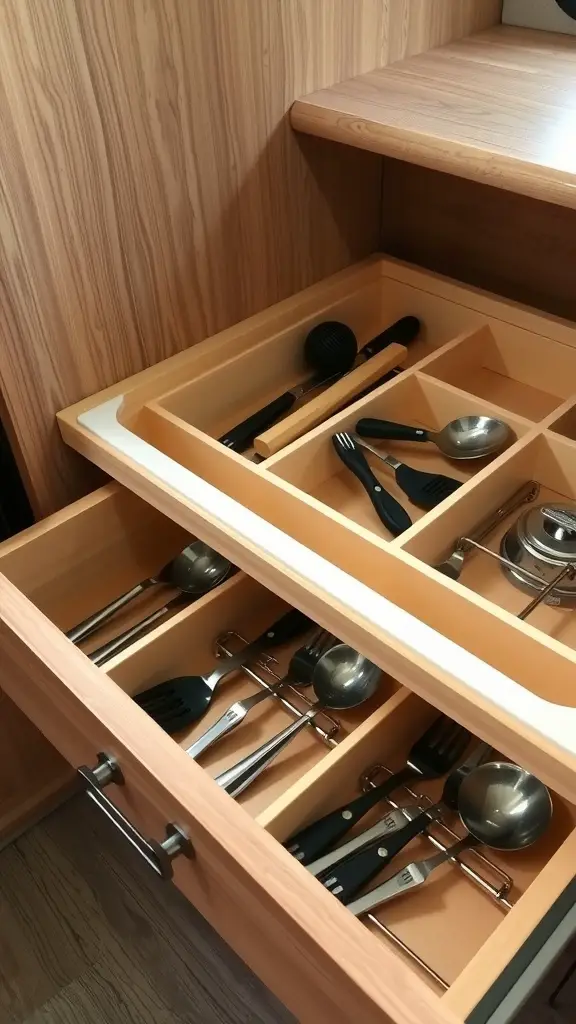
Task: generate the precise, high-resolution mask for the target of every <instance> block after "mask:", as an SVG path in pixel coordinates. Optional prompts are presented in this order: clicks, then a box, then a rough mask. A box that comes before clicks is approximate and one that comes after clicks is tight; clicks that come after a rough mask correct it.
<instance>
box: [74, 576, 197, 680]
mask: <svg viewBox="0 0 576 1024" xmlns="http://www.w3.org/2000/svg"><path fill="white" fill-rule="evenodd" d="M188 603H189V602H188V601H187V600H186V598H185V597H184V595H182V594H179V595H178V597H175V598H174V599H173V600H172V601H168V603H167V604H165V605H164V607H163V608H158V610H157V611H155V612H151V614H150V615H147V616H146V618H144V619H141V620H140V622H136V623H135V624H134V625H133V626H131V627H130V629H125V630H124V632H123V633H120V635H119V636H116V637H114V639H113V640H109V641H108V643H106V644H102V646H101V647H97V648H96V650H95V651H91V653H90V654H89V655H88V657H89V658H90V661H92V662H94V664H95V665H104V664H105V663H106V662H107V661H110V659H111V658H114V657H115V655H117V654H120V653H121V652H122V651H125V650H126V648H127V647H130V646H131V644H133V643H135V642H136V640H139V639H140V638H141V637H143V636H146V634H147V633H149V632H150V630H151V628H152V626H155V625H156V623H157V622H161V621H162V619H164V618H166V616H167V615H169V614H170V612H172V611H175V610H176V609H177V608H179V607H183V606H184V605H185V604H188Z"/></svg>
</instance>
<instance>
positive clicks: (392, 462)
mask: <svg viewBox="0 0 576 1024" xmlns="http://www.w3.org/2000/svg"><path fill="white" fill-rule="evenodd" d="M352 436H353V438H354V440H355V441H356V444H358V445H360V447H361V448H365V449H366V451H367V452H370V454H371V455H375V456H376V458H377V459H380V461H381V462H385V463H386V465H387V466H390V468H391V469H399V468H400V466H401V465H402V463H401V462H399V461H398V459H393V458H392V456H391V455H387V454H386V452H379V451H378V449H377V448H373V447H372V445H371V444H368V443H367V441H365V440H364V438H362V437H360V436H359V435H358V434H353V435H352Z"/></svg>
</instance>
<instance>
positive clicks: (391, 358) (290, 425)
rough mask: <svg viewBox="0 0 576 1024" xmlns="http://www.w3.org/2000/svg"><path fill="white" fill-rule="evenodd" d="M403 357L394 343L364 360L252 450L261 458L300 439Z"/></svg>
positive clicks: (262, 437)
mask: <svg viewBox="0 0 576 1024" xmlns="http://www.w3.org/2000/svg"><path fill="white" fill-rule="evenodd" d="M406 355H407V351H406V348H405V346H404V345H398V344H396V342H394V343H393V344H391V345H388V347H387V348H385V349H384V350H383V351H382V352H378V353H377V354H376V355H375V356H372V358H371V359H367V360H366V362H364V363H362V364H361V365H360V366H357V367H356V369H355V370H352V371H351V372H350V373H349V374H347V375H346V377H342V379H341V380H339V381H337V382H336V383H335V384H332V385H330V387H328V388H326V390H325V391H323V392H322V394H320V395H316V397H315V398H312V399H311V400H310V401H309V402H306V404H305V405H303V406H302V407H301V408H299V409H296V411H295V412H293V413H292V414H291V415H290V416H286V417H285V418H284V419H283V420H281V421H280V423H275V424H274V426H273V427H270V429H269V430H266V431H264V433H263V434H260V435H259V436H258V437H257V438H256V440H255V442H254V448H255V450H256V451H257V452H258V455H263V456H264V457H265V458H268V456H269V455H275V454H276V452H278V451H280V449H281V448H284V447H285V446H286V445H287V444H290V442H291V441H295V440H296V438H297V437H301V436H302V434H305V433H306V432H307V431H308V430H311V429H312V427H316V426H317V425H318V424H319V423H322V421H323V420H325V419H327V418H328V416H330V415H331V414H332V413H333V412H336V411H337V410H338V409H340V408H341V407H342V406H343V405H346V403H347V402H348V401H349V400H350V399H351V398H354V397H355V396H356V395H359V394H360V393H361V392H362V391H364V390H365V389H366V388H367V387H370V385H371V384H374V383H375V382H376V381H377V380H378V378H379V377H383V376H384V374H385V373H387V371H388V370H392V369H393V368H394V367H395V366H398V365H399V364H400V363H401V362H402V361H403V360H404V359H405V358H406Z"/></svg>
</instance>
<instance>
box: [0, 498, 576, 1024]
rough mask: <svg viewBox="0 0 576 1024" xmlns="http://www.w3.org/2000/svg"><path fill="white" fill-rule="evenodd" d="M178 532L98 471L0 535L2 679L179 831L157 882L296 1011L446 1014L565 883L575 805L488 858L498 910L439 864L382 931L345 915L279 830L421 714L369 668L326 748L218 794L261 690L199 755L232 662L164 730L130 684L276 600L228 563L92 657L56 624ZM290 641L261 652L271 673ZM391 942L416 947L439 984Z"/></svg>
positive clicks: (412, 1017)
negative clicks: (533, 836)
mask: <svg viewBox="0 0 576 1024" xmlns="http://www.w3.org/2000/svg"><path fill="white" fill-rule="evenodd" d="M183 536H184V534H183V532H182V530H181V529H180V527H178V526H176V525H175V524H174V523H173V522H172V520H171V519H170V518H166V517H164V516H163V515H161V514H160V513H158V512H156V511H155V510H154V509H153V508H152V506H151V505H148V504H146V503H145V502H143V501H142V500H141V499H139V498H137V497H136V496H135V495H134V494H133V493H131V492H130V491H126V490H124V489H122V488H121V487H119V486H118V485H115V484H112V485H110V486H108V487H105V488H103V489H102V490H101V491H98V492H96V493H95V494H93V495H90V496H89V497H87V498H86V499H84V500H82V501H80V502H78V503H77V504H75V505H73V506H71V507H70V508H69V509H67V510H65V511H63V512H62V513H59V514H57V515H56V516H53V517H52V518H51V519H48V520H46V521H45V522H44V523H42V524H40V525H39V526H37V527H33V528H32V529H31V530H28V531H27V532H26V533H24V534H22V535H20V537H18V538H15V539H14V540H12V541H10V542H8V543H6V544H5V545H3V546H2V548H0V573H2V575H1V577H0V591H1V593H0V609H1V611H0V649H1V652H2V667H3V686H5V689H6V692H7V693H8V694H9V696H10V697H11V698H12V699H13V700H14V701H15V702H16V703H17V704H18V705H19V707H20V708H21V709H22V710H23V711H24V713H25V714H26V715H27V716H28V717H29V718H30V719H31V720H32V721H33V722H35V723H36V725H37V726H38V727H39V728H40V729H41V730H42V731H43V732H44V733H45V735H46V736H47V737H48V738H49V739H50V741H51V742H52V743H53V744H54V745H55V746H56V747H57V748H58V749H59V750H60V751H61V752H62V753H63V755H64V756H65V757H66V758H67V759H68V761H69V762H70V763H71V764H72V765H74V766H76V767H78V766H80V765H88V766H92V767H93V766H95V765H96V762H97V758H98V755H99V754H101V753H106V754H108V755H111V756H112V757H113V758H114V759H115V760H116V761H117V763H118V765H119V766H120V768H121V771H122V776H123V780H124V782H123V784H121V785H120V784H118V785H117V784H114V783H112V784H110V785H109V786H107V787H106V788H105V790H104V792H105V794H106V795H108V796H109V797H110V798H111V799H112V800H113V801H114V802H115V803H116V804H117V805H118V807H119V808H120V810H121V811H122V812H123V813H124V814H125V815H126V817H127V818H128V819H129V820H130V821H131V822H132V823H133V825H134V826H135V827H137V828H138V829H140V830H141V831H142V832H143V833H144V835H145V836H151V837H153V838H154V839H156V840H158V841H159V840H162V839H163V838H164V837H165V829H166V826H167V824H169V823H174V824H176V825H177V826H179V827H180V828H181V829H183V830H184V832H185V833H186V834H187V835H188V837H189V839H190V841H191V844H192V848H193V856H190V857H188V856H186V855H180V856H178V857H176V859H175V860H174V862H173V866H174V880H175V883H176V885H177V886H179V888H181V889H182V891H183V892H184V893H185V894H186V895H187V897H188V898H189V899H190V900H191V901H192V902H193V903H194V904H195V905H196V906H197V907H198V908H199V909H200V911H201V912H202V913H203V914H204V915H205V917H206V918H207V919H208V920H209V921H210V922H211V923H212V924H213V925H214V927H215V928H216V929H217V930H218V931H219V932H220V934H221V935H222V936H223V937H224V938H225V939H226V941H228V942H229V943H230V945H232V946H233V948H234V949H236V950H237V952H238V953H239V954H240V955H241V956H242V957H243V958H244V959H245V960H246V962H247V963H248V964H249V965H250V966H251V967H252V969H253V970H254V971H255V972H256V973H257V974H259V975H260V977H261V978H262V979H263V980H264V981H265V982H266V983H267V984H268V985H269V986H270V987H271V988H272V989H273V990H274V991H275V992H276V993H277V994H278V995H279V997H280V998H281V999H282V1000H284V1002H285V1003H286V1005H287V1006H288V1007H289V1008H290V1009H291V1010H292V1011H293V1012H294V1013H295V1015H296V1016H297V1018H298V1019H299V1020H302V1021H303V1022H307V1021H310V1022H312V1021H314V1022H316V1021H320V1020H328V1019H330V1020H334V1021H342V1022H348V1021H350V1020H354V1019H361V1020H362V1021H366V1022H371V1021H374V1022H377V1021H378V1022H380V1021H386V1020H390V1021H394V1022H398V1024H416V1022H420V1021H423V1020H426V1021H427V1022H428V1021H430V1022H434V1021H438V1022H439V1024H440V1022H442V1024H451V1022H454V1021H461V1022H462V1021H464V1020H465V1018H466V1017H467V1016H468V1014H469V1013H470V1011H471V1010H472V1009H473V1007H474V1006H475V1005H476V1004H477V1003H478V1002H479V1000H480V999H482V997H483V996H484V995H485V993H486V991H487V990H489V989H490V987H491V986H492V984H493V983H494V982H495V980H496V979H497V978H498V975H499V974H500V973H501V971H502V970H503V968H504V967H505V966H506V964H507V963H508V961H509V960H510V959H511V958H512V957H513V956H514V954H515V952H516V950H517V949H518V948H519V947H520V946H521V945H522V944H523V942H524V940H525V939H526V938H527V937H528V936H529V935H530V934H531V933H532V931H533V930H534V928H535V927H536V926H537V924H538V922H539V921H540V920H541V918H542V917H543V916H544V915H545V914H546V912H547V911H548V910H549V908H550V906H551V905H552V904H553V903H554V901H555V900H556V898H557V897H558V896H559V895H560V893H561V892H562V890H563V889H564V888H565V887H566V885H567V884H568V882H569V881H570V879H571V878H572V876H573V864H574V855H575V854H576V831H575V830H574V824H575V822H576V806H574V804H573V803H572V802H571V801H570V800H569V799H566V797H565V796H564V795H557V796H556V797H555V799H554V805H555V807H554V818H553V825H552V827H551V829H550V831H549V833H547V835H546V837H545V838H544V839H542V840H541V841H540V842H539V843H538V844H537V845H536V846H535V847H533V848H532V849H531V850H529V851H525V852H524V853H523V854H521V855H520V854H510V855H508V856H506V857H504V858H502V859H498V860H497V864H498V865H499V867H500V868H501V869H502V870H504V871H505V872H508V873H509V874H510V875H512V876H513V877H514V886H513V889H512V894H511V900H512V901H513V902H514V906H513V909H511V910H510V911H509V912H508V913H505V912H504V910H503V909H502V907H501V906H499V905H498V904H497V903H496V902H494V901H493V900H492V899H491V898H490V897H489V896H487V895H486V893H485V892H483V891H481V890H480V889H479V888H478V887H476V886H475V885H474V884H473V883H471V882H470V881H469V880H468V879H467V878H466V877H464V875H463V874H461V873H460V872H459V871H458V869H457V868H455V867H452V866H451V867H447V868H446V869H445V873H444V875H443V876H439V877H438V880H437V884H436V885H434V882H433V881H431V882H430V883H429V887H428V888H427V889H426V890H423V891H422V892H421V893H420V894H419V895H416V894H414V896H413V897H411V898H408V899H406V900H404V901H398V903H397V904H396V905H394V906H393V907H392V909H391V911H390V912H388V913H387V914H386V915H385V916H384V915H382V917H381V920H382V923H384V924H385V927H386V928H389V929H390V930H391V931H392V933H393V935H394V936H395V937H396V938H395V939H394V938H392V937H390V935H389V934H387V933H386V932H384V931H383V930H382V929H381V928H380V927H379V926H378V925H377V924H372V925H370V926H369V927H368V926H366V925H365V924H364V923H363V922H361V921H358V920H356V919H354V918H353V917H352V916H351V915H350V913H349V912H348V911H347V910H346V909H345V908H344V907H342V906H341V905H340V904H338V903H337V902H336V901H335V900H334V898H333V897H332V896H331V895H329V894H328V892H326V891H325V890H324V889H323V888H322V886H321V885H320V884H319V883H318V882H317V881H316V880H315V879H314V878H313V877H312V876H311V875H310V874H309V873H308V872H307V871H306V870H305V869H304V868H303V867H301V866H300V865H299V864H298V863H297V862H296V861H295V860H294V859H293V858H292V857H291V856H290V855H289V854H288V853H287V851H286V850H285V849H284V848H283V847H282V845H281V841H282V840H284V839H286V838H287V837H288V836H289V835H290V834H291V833H292V832H293V831H294V829H296V828H298V827H300V826H301V825H303V824H304V823H306V822H307V821H310V820H312V819H313V818H314V817H315V816H317V814H318V813H319V812H323V811H327V810H329V809H331V808H332V807H334V806H337V805H338V804H339V803H340V802H341V801H342V799H343V798H345V796H346V795H348V794H353V793H355V792H357V791H358V782H359V777H360V775H361V774H362V773H363V772H364V770H365V769H366V768H367V767H368V766H370V765H372V764H373V763H374V762H379V763H382V762H384V763H385V764H386V765H389V766H390V767H392V768H397V767H399V766H400V765H401V764H402V763H403V761H404V759H405V756H406V753H407V750H408V748H409V746H410V744H411V742H412V741H413V739H414V738H415V737H416V736H418V735H419V733H420V732H421V731H422V730H423V728H425V726H426V725H427V723H428V722H429V721H430V720H431V719H432V717H433V716H434V714H435V710H434V708H433V707H432V706H430V704H427V703H426V702H424V701H423V700H422V699H421V698H420V697H419V696H417V695H416V694H413V693H410V692H409V691H408V690H406V689H404V688H402V687H401V686H400V685H399V684H398V682H396V681H395V680H394V679H393V678H391V677H389V676H386V677H384V679H383V682H382V685H381V688H380V690H379V693H378V695H377V698H376V699H375V700H374V701H373V702H372V703H370V704H368V705H366V706H364V707H363V708H361V709H359V710H358V711H356V712H354V713H352V712H348V713H345V714H344V713H343V714H340V713H338V715H337V717H338V719H339V721H340V728H339V731H338V733H337V734H336V739H337V742H336V745H335V746H328V745H326V744H325V743H323V742H322V741H321V739H320V738H319V737H318V736H316V735H314V734H312V732H310V731H308V732H307V733H306V734H302V735H301V736H300V737H299V739H298V741H297V745H295V746H293V747H292V748H291V749H289V750H288V751H286V752H285V754H284V756H283V757H282V758H281V759H279V760H278V762H277V763H276V764H275V765H274V766H273V768H271V769H270V770H269V771H268V772H267V773H265V774H264V775H263V776H262V777H261V779H260V781H259V783H258V784H257V785H256V786H254V788H253V789H250V790H248V791H247V792H246V794H245V795H244V796H243V797H241V798H240V799H239V800H238V801H233V800H232V799H231V798H230V797H228V796H227V795H226V794H224V793H223V792H222V791H221V790H220V789H219V787H218V786H216V785H215V784H214V782H213V781H212V779H211V777H210V776H211V775H213V774H215V773H216V772H217V771H218V770H219V769H220V768H221V766H222V765H228V764H229V763H231V762H232V761H233V760H235V759H236V757H237V756H238V755H239V754H241V753H242V752H243V751H244V750H247V749H250V748H251V747H252V746H254V745H257V744H258V742H259V741H260V740H261V738H262V737H268V736H269V735H271V734H272V733H274V732H275V731H276V730H277V729H278V728H281V727H282V725H283V724H285V723H287V722H288V721H289V718H288V717H287V712H286V711H285V710H284V709H283V707H281V706H280V705H279V704H278V703H275V702H272V701H270V702H266V703H265V704H264V705H262V707H261V709H260V711H259V713H258V714H255V716H254V718H253V720H252V721H251V722H250V723H247V724H246V725H245V726H244V727H242V728H241V729H240V730H239V731H238V732H237V733H236V734H233V735H232V736H231V737H229V738H228V740H227V741H226V742H224V743H222V744H221V745H220V746H219V747H217V748H216V750H215V752H214V755H209V756H207V757H206V758H205V760H203V762H202V764H203V767H200V766H199V765H198V764H196V763H195V762H193V761H191V759H190V758H189V757H187V756H186V754H185V752H184V748H185V747H186V745H187V743H188V742H189V741H190V737H191V736H193V735H194V734H195V733H197V732H198V731H200V729H201V728H204V726H205V724H206V721H209V720H210V718H214V717H216V716H217V715H218V713H220V712H221V711H222V709H223V708H224V707H226V706H228V704H229V703H230V702H231V701H232V700H233V699H235V698H236V697H239V696H241V695H243V694H245V693H247V692H253V689H254V687H253V684H252V683H250V682H249V681H248V680H247V678H246V677H245V676H244V675H237V676H235V677H234V678H233V679H231V680H230V681H229V682H225V683H223V684H222V686H221V690H220V692H219V693H218V695H217V698H216V702H215V705H214V707H213V708H212V709H211V711H210V718H208V719H207V720H205V721H204V723H203V724H202V725H201V726H196V727H195V729H194V730H190V731H188V732H186V734H185V735H179V736H178V737H177V739H174V738H171V737H169V736H168V735H166V734H165V733H164V732H163V731H162V730H161V729H160V728H159V727H158V726H157V725H156V724H155V723H154V722H153V721H152V720H151V719H150V718H149V717H148V716H147V715H146V714H145V713H144V712H143V711H142V710H141V709H140V708H139V707H138V705H136V704H135V703H134V702H133V701H132V700H131V699H130V695H131V694H134V693H136V692H137V691H139V690H142V689H146V688H148V687H149V686H151V685H154V684H155V683H157V682H159V681H161V680H162V679H165V678H167V677H171V676H174V675H179V674H184V673H187V672H195V673H196V672H202V671H204V670H205V669H206V668H208V666H209V665H210V664H211V662H212V660H213V657H214V641H215V639H216V637H217V636H218V635H219V634H222V633H227V632H228V631H230V630H234V631H236V632H238V633H239V634H241V635H242V636H243V637H244V638H245V639H251V638H253V637H254V636H255V635H257V634H258V632H259V631H260V630H261V629H262V628H263V627H265V626H266V625H267V624H268V623H269V622H270V621H271V620H273V619H274V618H276V617H277V615H278V614H281V612H282V610H283V609H284V608H285V604H284V602H283V600H282V598H279V597H276V596H275V595H274V594H272V593H270V592H269V591H267V590H266V589H265V588H264V587H263V586H262V585H261V584H260V583H259V582H257V581H255V580H254V579H252V578H250V577H248V576H246V575H244V574H243V573H239V574H237V575H236V576H234V577H232V578H231V579H230V580H228V581H227V582H226V583H224V584H223V585H222V586H221V587H220V588H218V589H217V590H215V591H213V592H212V593H211V594H209V595H207V596H205V597H203V598H201V599H200V600H198V601H197V602H196V603H194V604H193V605H189V606H188V607H186V608H184V609H182V610H180V611H178V612H177V613H176V614H174V616H173V617H172V618H171V619H170V620H168V621H166V622H165V623H163V624H162V625H160V626H158V627H157V628H156V629H154V630H153V631H152V632H151V633H150V634H149V635H148V636H146V637H145V638H144V639H141V640H140V641H138V642H137V643H135V644H134V645H133V647H131V648H130V649H129V650H128V651H126V652H124V653H123V654H120V655H118V656H117V657H116V658H115V659H114V660H113V661H111V662H109V663H108V664H107V670H106V671H104V670H102V669H98V668H96V667H95V666H94V665H93V664H92V663H91V662H90V661H89V659H88V658H87V657H86V656H85V654H84V653H82V651H80V650H79V649H78V648H76V647H74V646H73V645H72V644H71V643H70V641H69V640H68V639H66V637H65V636H64V635H63V633H62V629H67V628H69V627H70V626H71V625H72V624H73V623H74V622H76V621H78V620H79V619H81V618H83V617H84V616H85V615H87V614H89V613H90V612H91V611H94V610H95V609H96V608H97V607H98V606H99V605H101V604H102V603H103V602H104V601H106V600H109V599H110V598H111V597H112V596H114V595H116V594H117V593H118V592H119V591H120V590H123V589H125V588H127V587H130V586H131V585H133V584H134V583H135V582H136V581H138V580H140V579H141V578H143V577H145V576H146V575H148V574H150V573H152V572H154V571H155V570H157V569H158V566H159V565H161V564H162V563H163V561H165V560H166V559H167V558H168V557H169V556H170V555H171V554H173V553H175V552H176V551H177V550H179V548H180V547H181V546H182V540H183ZM150 600H152V601H155V600H159V599H158V598H151V599H150ZM144 610H145V609H144V608H143V607H140V609H137V610H136V609H133V610H132V612H131V613H130V615H131V616H133V617H134V618H136V617H137V615H141V614H142V613H143V611H144ZM125 621H127V619H125ZM227 642H228V643H231V642H232V641H230V640H229V641H227ZM293 646H294V645H293ZM289 654H290V649H288V650H284V651H282V652H281V655H279V660H280V666H279V667H278V672H280V673H281V671H282V668H283V667H284V665H285V663H286V659H287V658H288V657H289ZM479 734H480V735H481V736H482V738H485V736H484V734H483V733H481V731H480V730H479ZM504 752H505V753H506V754H508V753H509V751H508V748H506V747H505V748H504ZM437 788H438V787H433V788H432V791H431V792H432V795H433V794H434V793H435V792H437ZM413 852H414V849H413V848H412V849H411V853H413ZM463 922H465V927H464V926H463ZM398 943H405V944H406V945H407V946H408V947H410V948H411V949H412V950H413V951H414V952H415V953H416V954H417V955H418V956H419V957H421V958H422V959H423V960H425V961H426V962H427V963H428V964H429V965H430V967H431V968H432V969H433V970H434V971H435V972H436V973H437V974H438V975H439V976H441V978H443V979H444V981H445V982H446V983H447V985H448V989H447V991H445V990H444V989H443V987H442V986H439V985H437V984H436V983H435V982H434V981H432V980H431V978H430V975H429V974H428V973H426V972H424V971H423V970H422V969H421V968H420V967H419V966H418V965H417V964H416V963H415V962H414V960H413V959H412V958H411V957H410V956H408V955H407V954H406V953H403V952H402V951H401V950H399V946H398Z"/></svg>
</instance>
